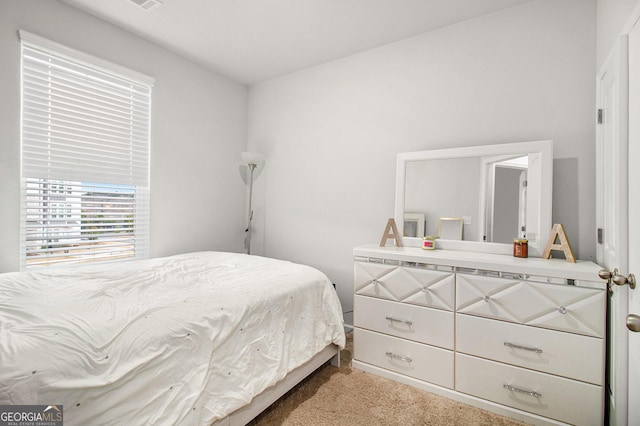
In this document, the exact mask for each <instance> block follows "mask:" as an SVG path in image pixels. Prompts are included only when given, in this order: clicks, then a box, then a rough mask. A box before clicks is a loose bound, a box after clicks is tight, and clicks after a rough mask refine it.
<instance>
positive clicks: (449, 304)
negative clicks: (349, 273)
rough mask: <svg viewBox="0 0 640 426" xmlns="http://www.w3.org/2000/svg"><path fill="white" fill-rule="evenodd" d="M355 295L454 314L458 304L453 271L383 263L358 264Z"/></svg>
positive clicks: (355, 270) (356, 264) (355, 274)
mask: <svg viewBox="0 0 640 426" xmlns="http://www.w3.org/2000/svg"><path fill="white" fill-rule="evenodd" d="M354 277H355V293H356V294H359V295H363V296H371V297H377V298H381V299H388V300H394V301H397V302H404V303H410V304H413V305H420V306H427V307H431V308H436V309H444V310H448V311H452V310H453V309H454V304H455V296H454V295H455V274H454V273H453V272H442V271H434V270H430V269H421V268H411V267H405V266H397V265H389V264H383V263H369V262H355V266H354Z"/></svg>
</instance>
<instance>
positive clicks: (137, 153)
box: [20, 31, 153, 270]
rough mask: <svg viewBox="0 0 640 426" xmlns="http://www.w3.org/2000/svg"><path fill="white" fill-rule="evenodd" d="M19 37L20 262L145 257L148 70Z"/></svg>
mask: <svg viewBox="0 0 640 426" xmlns="http://www.w3.org/2000/svg"><path fill="white" fill-rule="evenodd" d="M20 39H21V44H22V127H21V129H22V134H21V144H22V180H21V181H22V217H21V226H22V229H21V231H22V247H21V256H22V261H21V269H23V270H24V269H29V268H33V267H43V266H55V265H69V264H77V263H85V262H95V261H115V260H122V259H135V258H146V257H148V246H149V244H148V241H149V131H150V129H149V125H150V106H151V105H150V102H151V87H152V85H153V80H152V79H150V78H149V77H146V76H144V75H141V74H138V73H136V72H134V71H131V70H127V69H124V68H122V67H119V66H117V65H114V64H110V63H108V62H106V61H102V60H100V59H98V58H94V57H91V56H89V55H85V54H82V53H80V52H77V51H74V50H72V49H69V48H67V47H65V46H62V45H58V44H57V43H53V42H51V41H49V40H46V39H43V38H41V37H38V36H36V35H33V34H30V33H27V32H24V31H20Z"/></svg>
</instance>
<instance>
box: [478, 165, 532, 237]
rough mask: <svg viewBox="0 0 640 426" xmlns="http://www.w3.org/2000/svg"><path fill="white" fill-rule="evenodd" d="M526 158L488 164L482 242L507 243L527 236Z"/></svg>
mask: <svg viewBox="0 0 640 426" xmlns="http://www.w3.org/2000/svg"><path fill="white" fill-rule="evenodd" d="M528 164H529V157H528V156H521V157H516V158H513V159H509V160H505V161H500V162H496V163H489V164H488V165H487V166H488V167H490V168H493V170H489V172H488V173H487V174H486V176H487V188H486V191H487V192H486V194H487V202H486V209H487V216H486V218H485V220H486V221H487V223H486V224H485V230H486V231H485V235H483V239H484V241H488V242H495V243H511V242H513V239H514V238H526V234H527V170H528Z"/></svg>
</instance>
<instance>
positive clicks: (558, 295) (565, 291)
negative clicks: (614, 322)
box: [456, 274, 606, 338]
mask: <svg viewBox="0 0 640 426" xmlns="http://www.w3.org/2000/svg"><path fill="white" fill-rule="evenodd" d="M605 297H606V293H605V292H604V291H601V290H598V289H591V288H583V287H575V286H569V285H554V284H544V283H536V282H528V281H521V280H517V279H506V278H494V277H484V276H477V275H467V274H457V277H456V308H457V312H458V313H464V314H469V315H477V316H482V317H487V318H495V319H500V320H503V321H510V322H515V323H520V324H527V325H532V326H536V327H543V328H549V329H554V330H561V331H568V332H571V333H578V334H583V335H587V336H594V337H601V338H602V337H604V335H605V318H604V315H605V309H604V308H605V302H606V299H605Z"/></svg>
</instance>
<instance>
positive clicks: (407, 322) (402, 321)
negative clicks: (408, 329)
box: [386, 317, 413, 326]
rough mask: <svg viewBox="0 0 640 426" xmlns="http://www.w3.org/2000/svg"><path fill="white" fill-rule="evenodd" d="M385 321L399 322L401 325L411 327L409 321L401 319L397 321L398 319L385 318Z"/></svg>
mask: <svg viewBox="0 0 640 426" xmlns="http://www.w3.org/2000/svg"><path fill="white" fill-rule="evenodd" d="M386 319H387V321H393V322H401V323H403V324H407V325H408V326H412V325H413V323H412V322H411V321H409V320H403V319H398V318H394V317H386Z"/></svg>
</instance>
